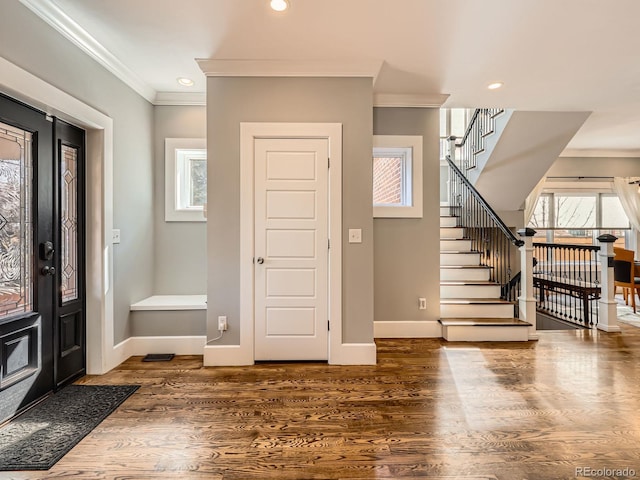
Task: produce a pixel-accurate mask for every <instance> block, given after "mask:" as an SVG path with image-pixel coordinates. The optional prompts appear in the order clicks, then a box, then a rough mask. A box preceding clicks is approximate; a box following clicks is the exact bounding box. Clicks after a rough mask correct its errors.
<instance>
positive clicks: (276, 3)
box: [271, 0, 289, 12]
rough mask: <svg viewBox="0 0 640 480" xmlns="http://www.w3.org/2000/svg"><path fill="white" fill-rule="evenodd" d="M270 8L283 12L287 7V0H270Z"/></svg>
mask: <svg viewBox="0 0 640 480" xmlns="http://www.w3.org/2000/svg"><path fill="white" fill-rule="evenodd" d="M271 8H272V9H274V10H275V11H276V12H284V11H285V10H286V9H287V8H289V2H288V1H287V0H271Z"/></svg>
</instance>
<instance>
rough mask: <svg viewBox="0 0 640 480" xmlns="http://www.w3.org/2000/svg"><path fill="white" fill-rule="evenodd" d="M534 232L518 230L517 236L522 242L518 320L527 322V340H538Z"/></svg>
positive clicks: (527, 229) (528, 229) (525, 229)
mask: <svg viewBox="0 0 640 480" xmlns="http://www.w3.org/2000/svg"><path fill="white" fill-rule="evenodd" d="M535 234H536V231H535V230H533V229H531V228H523V229H521V230H518V235H520V237H521V238H522V240H523V241H524V245H522V246H521V247H520V296H519V297H518V306H519V308H520V320H524V321H525V322H529V323H530V324H531V327H529V340H538V332H537V325H536V324H537V319H536V299H535V297H534V296H533V236H534V235H535Z"/></svg>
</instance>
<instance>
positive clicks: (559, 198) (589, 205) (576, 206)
mask: <svg viewBox="0 0 640 480" xmlns="http://www.w3.org/2000/svg"><path fill="white" fill-rule="evenodd" d="M555 199H556V226H557V227H558V228H566V229H572V230H580V229H583V228H595V227H596V197H595V195H591V196H579V195H576V196H573V195H572V196H568V195H566V196H565V195H556V196H555Z"/></svg>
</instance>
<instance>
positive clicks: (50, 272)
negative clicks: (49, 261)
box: [40, 265, 56, 277]
mask: <svg viewBox="0 0 640 480" xmlns="http://www.w3.org/2000/svg"><path fill="white" fill-rule="evenodd" d="M40 273H42V275H50V276H52V277H53V276H54V275H55V274H56V267H49V266H48V265H45V266H44V267H42V269H41V270H40Z"/></svg>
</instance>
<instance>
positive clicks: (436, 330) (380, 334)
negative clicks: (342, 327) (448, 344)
mask: <svg viewBox="0 0 640 480" xmlns="http://www.w3.org/2000/svg"><path fill="white" fill-rule="evenodd" d="M441 337H442V325H440V323H438V322H437V321H432V320H422V321H421V320H399V321H376V322H373V338H441Z"/></svg>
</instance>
